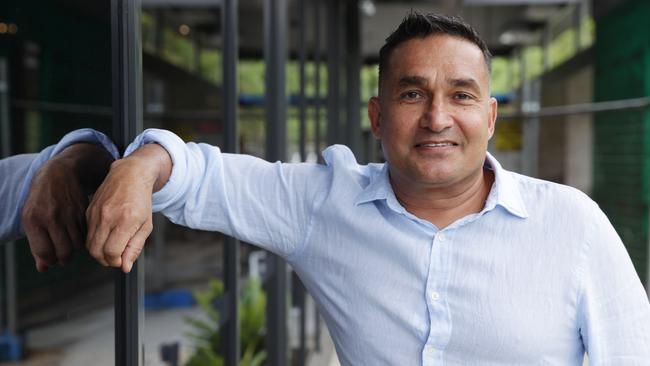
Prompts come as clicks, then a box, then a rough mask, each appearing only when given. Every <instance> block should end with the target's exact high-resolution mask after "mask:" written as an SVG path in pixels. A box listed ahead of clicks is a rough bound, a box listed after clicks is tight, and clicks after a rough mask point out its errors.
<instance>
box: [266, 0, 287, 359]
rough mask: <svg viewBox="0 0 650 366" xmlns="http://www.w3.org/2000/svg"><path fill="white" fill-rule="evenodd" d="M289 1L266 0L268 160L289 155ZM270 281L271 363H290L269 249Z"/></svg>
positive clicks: (276, 261) (283, 286)
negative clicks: (287, 125)
mask: <svg viewBox="0 0 650 366" xmlns="http://www.w3.org/2000/svg"><path fill="white" fill-rule="evenodd" d="M286 23H287V1H286V0H267V1H265V2H264V37H265V40H264V41H265V42H264V58H265V64H266V72H265V84H266V88H265V98H264V100H265V104H266V105H265V109H266V110H265V113H266V123H267V128H266V158H267V160H269V161H276V160H283V159H284V158H285V155H286V134H287V133H286V128H287V127H286V113H287V101H286V85H285V84H286V80H285V64H286V57H287V56H286V39H287V24H286ZM267 258H268V266H267V268H268V270H269V273H270V276H269V278H268V282H267V286H266V289H267V296H268V302H267V305H266V319H267V334H266V346H267V350H268V360H267V364H268V365H269V366H285V365H287V364H288V363H287V269H286V264H285V263H284V261H283V260H282V259H281V258H280V257H278V256H276V255H273V254H271V253H268V255H267Z"/></svg>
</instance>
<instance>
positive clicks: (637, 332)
mask: <svg viewBox="0 0 650 366" xmlns="http://www.w3.org/2000/svg"><path fill="white" fill-rule="evenodd" d="M594 206H595V205H594ZM594 210H595V211H596V213H595V214H596V216H597V220H596V221H595V223H594V225H593V227H592V228H591V230H590V231H589V232H588V238H587V240H588V242H587V244H586V246H585V256H584V261H583V262H582V263H578V264H577V265H578V268H579V271H578V273H579V274H580V279H581V288H580V294H579V299H578V301H579V303H578V305H579V311H580V316H581V324H580V333H581V336H582V340H583V343H584V346H585V349H586V351H587V353H588V355H589V361H590V364H591V365H596V366H597V365H647V364H648V362H650V303H649V302H648V297H647V294H646V292H645V289H644V288H643V286H642V284H641V281H640V280H639V276H638V275H637V273H636V271H635V269H634V266H633V264H632V261H631V260H630V256H629V255H628V253H627V251H626V249H625V246H624V245H623V243H622V241H621V239H620V238H619V236H618V235H617V233H616V231H615V230H614V228H613V227H612V225H611V224H610V223H609V220H608V219H607V217H605V215H604V214H603V213H602V211H600V209H598V208H597V207H595V209H594Z"/></svg>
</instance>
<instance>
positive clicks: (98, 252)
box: [88, 247, 104, 260]
mask: <svg viewBox="0 0 650 366" xmlns="http://www.w3.org/2000/svg"><path fill="white" fill-rule="evenodd" d="M88 253H90V256H91V257H93V258H95V259H97V260H103V259H104V252H103V251H102V249H101V248H98V247H93V248H90V249H88Z"/></svg>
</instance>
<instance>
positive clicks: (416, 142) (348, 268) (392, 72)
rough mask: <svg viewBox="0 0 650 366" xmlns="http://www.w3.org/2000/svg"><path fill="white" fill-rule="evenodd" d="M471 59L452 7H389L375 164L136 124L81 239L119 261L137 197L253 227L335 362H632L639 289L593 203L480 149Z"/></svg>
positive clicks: (485, 135)
mask: <svg viewBox="0 0 650 366" xmlns="http://www.w3.org/2000/svg"><path fill="white" fill-rule="evenodd" d="M489 57H490V55H489V52H488V50H487V48H486V46H485V44H484V42H483V41H482V40H481V39H480V38H479V36H478V35H477V34H476V32H475V31H474V30H472V29H471V28H470V27H469V26H468V25H466V24H465V23H463V22H462V21H461V20H459V19H457V18H452V17H444V16H438V15H421V14H417V13H412V14H410V15H408V16H407V17H406V19H405V20H404V21H403V22H402V24H401V25H400V26H399V28H398V29H397V30H396V31H395V32H394V33H393V34H392V35H391V36H390V37H389V38H388V39H387V41H386V45H385V46H384V47H383V48H382V49H381V51H380V88H379V90H380V91H379V96H378V97H376V98H372V99H371V100H370V101H369V103H368V115H369V117H370V120H371V123H372V130H373V133H374V134H375V136H376V137H377V138H379V139H381V143H382V148H383V151H384V154H385V157H386V160H387V163H386V164H370V165H367V166H361V165H358V164H357V163H356V161H355V158H354V156H353V155H352V153H351V152H350V151H349V150H348V149H347V148H345V147H343V146H332V147H330V148H328V149H327V150H325V151H324V153H323V156H324V159H325V162H326V165H325V166H319V165H309V164H281V163H275V164H271V163H267V162H264V161H262V160H259V159H256V158H253V157H249V156H242V155H231V154H222V153H221V152H220V151H219V149H218V148H216V147H213V146H209V145H205V144H194V143H188V144H185V143H183V142H182V141H181V140H180V139H179V138H178V137H176V136H175V135H173V134H171V133H170V132H167V131H161V130H148V131H145V132H144V133H143V134H142V135H140V136H139V137H138V138H136V140H135V141H134V143H133V144H131V146H130V147H129V148H128V149H127V154H126V155H128V157H127V158H125V159H123V160H120V161H117V162H115V163H114V164H113V165H112V167H111V170H110V172H109V174H108V176H107V178H106V180H105V182H104V183H103V184H102V186H101V187H100V188H99V189H98V191H97V193H96V195H95V197H94V199H93V202H92V203H91V205H90V207H89V209H88V211H87V220H88V227H89V231H88V238H87V242H86V245H87V248H88V249H89V251H90V252H91V254H92V255H93V256H94V257H95V258H97V259H98V260H99V261H100V262H101V263H103V264H104V265H109V266H115V267H121V268H122V269H123V270H124V271H127V272H128V271H129V270H130V268H131V266H132V263H133V261H134V260H135V259H136V258H137V256H138V255H139V253H140V251H141V250H142V246H143V242H144V240H145V238H146V237H147V235H148V234H149V232H150V231H151V210H152V208H153V210H154V211H162V212H163V213H164V214H165V215H166V216H168V217H169V218H170V219H171V220H172V221H174V222H177V223H180V224H182V225H186V226H189V227H192V228H198V229H204V230H217V231H222V232H224V233H226V234H229V235H233V236H235V237H238V238H239V239H242V240H245V241H248V242H251V243H255V244H257V245H259V246H261V247H263V248H265V249H268V250H270V251H272V252H274V253H276V254H278V255H280V256H282V257H284V258H285V259H286V260H287V261H288V262H289V263H290V264H291V265H292V266H293V268H294V269H295V271H296V272H297V273H298V275H299V276H300V278H301V279H302V281H303V282H304V283H305V285H306V286H307V288H308V289H309V291H310V293H311V294H312V296H313V297H314V298H315V300H316V301H317V303H318V304H319V307H320V310H321V311H322V314H323V316H324V318H325V321H326V323H327V325H328V328H329V330H330V333H331V335H332V337H333V339H334V342H335V345H336V349H337V354H338V356H339V359H340V361H341V364H343V365H416V364H422V365H501V364H510V365H533V364H535V365H537V364H549V365H581V364H582V358H583V354H584V352H585V351H586V352H587V353H588V354H589V358H590V361H591V364H592V365H648V364H650V305H649V304H648V299H647V296H646V294H645V292H644V289H643V287H642V285H641V283H640V281H639V278H638V276H637V275H636V273H635V272H634V268H633V266H632V264H631V261H630V259H629V256H628V255H627V253H626V251H625V248H624V246H623V244H622V243H621V241H620V239H619V238H618V236H617V235H616V232H615V231H614V229H613V228H612V226H611V225H610V224H609V222H608V220H607V218H606V217H605V216H604V214H603V213H602V212H601V211H600V210H599V209H598V207H597V205H596V204H595V203H594V202H592V201H591V200H590V199H589V198H587V197H586V196H585V195H583V194H582V193H580V192H579V191H577V190H575V189H572V188H569V187H565V186H561V185H557V184H553V183H550V182H544V181H540V180H536V179H532V178H528V177H524V176H521V175H518V174H515V173H511V172H508V171H505V170H504V169H503V168H501V166H500V165H499V163H498V162H497V161H496V160H495V159H494V158H493V157H492V156H491V155H489V154H488V153H487V151H486V150H487V143H488V140H489V139H490V137H491V136H492V134H493V132H494V125H495V120H496V110H497V103H496V101H495V100H494V99H493V98H491V97H490V88H489V80H490V78H489V73H490V71H489ZM152 192H155V193H153V196H151V195H150V194H151V193H152Z"/></svg>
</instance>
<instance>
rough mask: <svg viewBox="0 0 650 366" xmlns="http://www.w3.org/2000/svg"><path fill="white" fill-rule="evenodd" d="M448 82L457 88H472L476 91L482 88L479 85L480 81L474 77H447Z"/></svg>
mask: <svg viewBox="0 0 650 366" xmlns="http://www.w3.org/2000/svg"><path fill="white" fill-rule="evenodd" d="M447 83H448V84H449V85H451V86H453V87H456V88H470V89H474V90H476V91H479V90H481V88H480V87H479V85H478V82H476V80H474V79H472V78H466V79H447Z"/></svg>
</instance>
